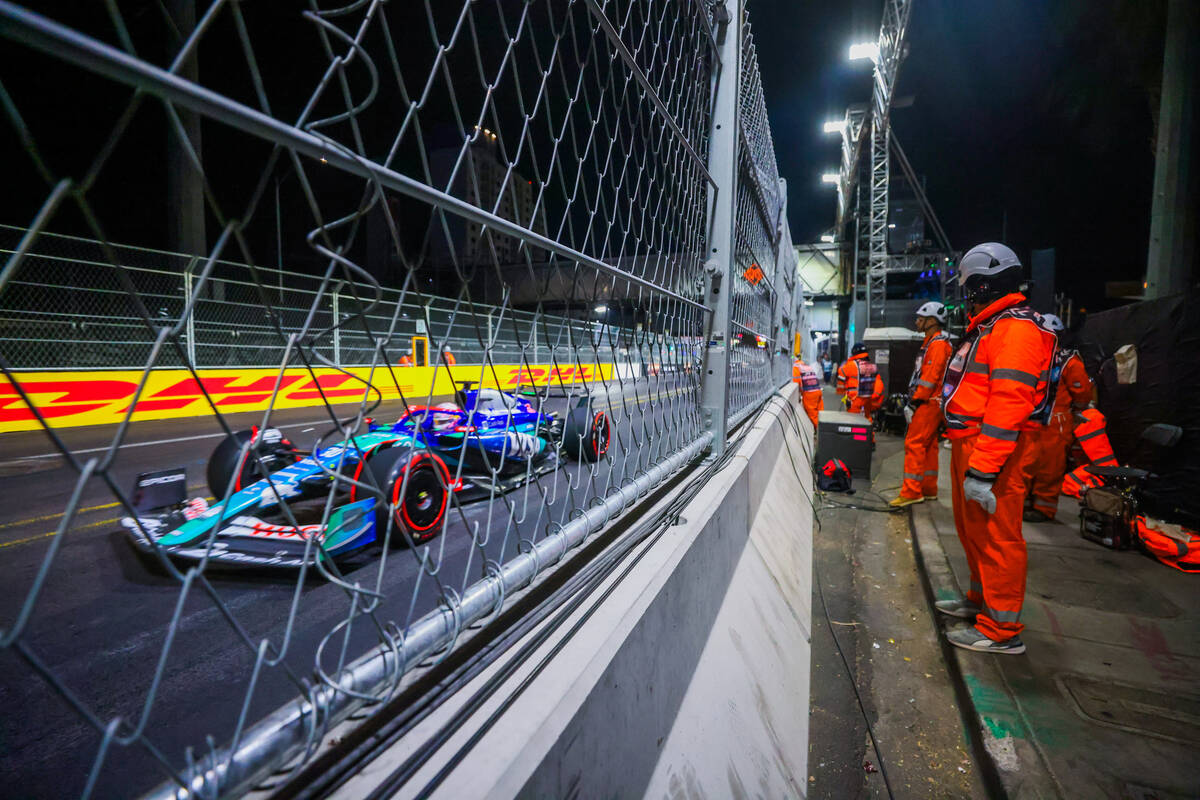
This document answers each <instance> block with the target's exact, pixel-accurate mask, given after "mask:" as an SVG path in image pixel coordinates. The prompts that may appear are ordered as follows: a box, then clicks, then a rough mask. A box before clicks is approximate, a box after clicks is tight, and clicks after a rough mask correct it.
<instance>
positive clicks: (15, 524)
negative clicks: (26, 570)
mask: <svg viewBox="0 0 1200 800" xmlns="http://www.w3.org/2000/svg"><path fill="white" fill-rule="evenodd" d="M203 488H205V487H204V484H197V485H196V486H189V487H187V490H188V491H189V492H194V491H196V490H197V489H203ZM209 499H210V500H211V499H212V498H211V497H210V498H209ZM119 505H121V503H120V501H115V502H112V503H104V504H103V505H99V506H88V507H87V508H81V509H79V510H78V511H76V512H75V513H76V514H90V513H91V512H93V511H103V510H104V509H106V508H116V507H118V506H119ZM64 513H66V512H63V511H60V512H58V513H57V514H46V515H44V516H41V517H30V518H29V519H19V520H16V521H15V522H3V523H0V530H4V529H5V528H17V527H20V526H21V525H32V524H34V523H35V522H47V521H49V520H52V519H59V518H61V517H62V515H63V514H64ZM110 521H111V520H110ZM84 527H89V526H84ZM50 535H51V534H43V536H50ZM39 538H42V537H41V536H34V537H33V539H39ZM20 541H24V540H23V539H22V540H20ZM31 541H32V540H31ZM9 544H12V542H9ZM5 546H7V545H0V547H5Z"/></svg>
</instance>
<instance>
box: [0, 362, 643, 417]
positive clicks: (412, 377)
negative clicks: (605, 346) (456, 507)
mask: <svg viewBox="0 0 1200 800" xmlns="http://www.w3.org/2000/svg"><path fill="white" fill-rule="evenodd" d="M622 372H628V370H627V369H622ZM14 375H15V377H16V381H17V383H18V384H19V385H20V387H21V389H23V390H24V392H25V393H26V394H27V395H29V397H30V399H31V400H32V401H33V403H34V404H35V405H36V406H37V409H38V410H39V411H40V412H41V414H42V416H43V417H44V418H45V419H46V421H47V422H48V423H49V424H50V425H51V426H53V427H55V428H69V427H76V426H80V425H106V424H112V423H117V422H121V421H122V420H123V419H124V418H125V415H126V413H127V412H128V411H129V408H130V405H133V404H135V403H136V405H134V409H133V417H132V419H133V420H134V421H137V420H147V419H168V418H172V417H197V416H208V415H210V414H212V413H213V411H212V406H211V405H209V401H208V400H206V399H205V397H204V392H207V393H208V395H209V397H210V398H211V399H212V401H213V403H214V404H215V405H216V407H217V408H218V409H219V410H220V411H222V412H231V413H232V412H237V411H262V410H264V409H266V408H267V406H268V405H269V404H270V401H271V396H272V394H273V393H274V391H275V389H276V386H277V385H278V389H279V396H278V398H276V400H275V403H274V408H303V407H305V406H319V405H324V404H325V403H326V402H330V403H357V402H360V401H361V400H363V398H364V397H366V398H367V400H368V402H373V401H374V400H376V399H381V400H395V399H399V398H400V396H401V393H403V395H404V397H406V398H407V399H408V400H409V401H415V402H422V401H423V400H424V399H425V398H428V397H430V396H442V397H445V396H449V395H453V394H454V390H455V388H456V385H455V382H456V381H474V382H475V383H476V384H479V385H482V386H484V387H492V388H497V389H507V390H514V389H516V388H517V387H518V386H545V385H546V384H548V383H554V384H558V383H562V384H566V385H575V384H582V383H587V382H591V381H606V380H610V379H611V378H612V377H613V365H612V364H583V365H570V364H566V365H564V364H558V365H555V364H529V365H521V364H495V365H489V366H486V367H484V366H480V365H462V366H455V367H451V368H447V367H444V366H443V367H392V368H390V369H388V368H382V367H377V368H375V369H374V370H372V369H371V368H369V367H347V368H345V369H344V370H338V369H314V370H311V371H310V370H307V369H288V370H285V371H284V372H283V374H282V376H281V375H280V371H279V370H278V369H244V368H231V369H201V370H197V371H196V373H195V375H193V374H192V373H191V372H190V371H188V370H186V369H156V370H152V371H151V372H150V373H149V375H147V376H146V385H145V388H144V389H142V391H141V392H140V393H139V392H138V385H139V384H140V383H141V380H142V376H143V371H142V370H116V371H104V372H99V371H88V372H18V373H14ZM197 377H198V378H199V381H197ZM621 377H627V376H626V375H622V376H621ZM368 385H372V386H373V387H374V388H373V389H372V390H371V391H370V392H368V391H367V387H368ZM202 389H203V390H202ZM41 427H42V425H41V423H40V422H38V420H37V418H36V417H35V416H34V413H33V411H32V410H31V409H30V408H29V406H28V404H26V402H25V401H24V400H23V399H22V398H21V397H20V395H19V394H18V393H17V390H16V388H15V387H14V386H13V381H12V380H11V379H10V378H9V377H8V376H6V375H0V433H6V432H10V431H29V430H40V429H41Z"/></svg>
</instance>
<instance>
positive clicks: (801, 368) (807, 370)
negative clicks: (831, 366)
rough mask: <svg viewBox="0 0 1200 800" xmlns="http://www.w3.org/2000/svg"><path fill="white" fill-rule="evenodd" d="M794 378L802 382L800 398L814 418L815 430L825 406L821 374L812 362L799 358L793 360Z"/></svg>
mask: <svg viewBox="0 0 1200 800" xmlns="http://www.w3.org/2000/svg"><path fill="white" fill-rule="evenodd" d="M792 380H793V381H795V382H796V383H798V384H800V399H801V400H802V402H803V403H804V413H805V414H808V418H809V419H810V420H812V424H813V430H814V431H815V430H816V429H817V419H818V417H820V414H821V410H822V409H823V408H825V398H823V397H822V396H821V376H820V375H818V374H817V368H816V367H814V366H813V365H812V364H805V363H804V361H803V359H799V358H797V359H796V360H795V361H793V362H792Z"/></svg>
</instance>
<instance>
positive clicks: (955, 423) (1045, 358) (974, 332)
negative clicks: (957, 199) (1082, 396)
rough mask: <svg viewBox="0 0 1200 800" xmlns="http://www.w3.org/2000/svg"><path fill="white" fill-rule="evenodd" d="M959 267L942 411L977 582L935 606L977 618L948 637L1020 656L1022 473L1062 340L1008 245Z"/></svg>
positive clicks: (973, 253)
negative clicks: (1028, 295) (956, 332)
mask: <svg viewBox="0 0 1200 800" xmlns="http://www.w3.org/2000/svg"><path fill="white" fill-rule="evenodd" d="M959 269H960V270H961V271H960V273H959V284H960V285H961V286H962V287H963V290H964V296H965V297H966V299H967V303H968V305H969V308H970V312H971V314H970V323H969V324H968V326H967V332H966V337H965V338H964V340H963V343H962V344H961V345H960V346H959V348H958V350H957V351H956V352H955V354H954V357H953V358H952V359H951V360H950V365H949V366H948V367H947V368H946V374H945V377H944V379H943V383H942V410H943V413H944V415H945V418H946V436H947V438H949V439H950V441H951V456H950V461H951V470H952V472H953V479H952V480H953V487H954V524H955V528H956V529H957V531H958V537H959V539H960V541H962V545H963V550H965V551H966V555H967V565H968V567H969V568H970V572H971V583H970V587H969V588H968V591H967V596H966V599H965V601H963V600H940V601H938V602H936V603H935V604H934V606H935V607H936V608H937V610H938V611H940V612H942V613H943V614H949V615H950V616H954V617H961V618H964V619H972V620H974V625H972V626H970V627H967V628H959V629H956V630H952V631H950V632H948V633H947V634H946V637H947V638H948V639H949V640H950V643H951V644H953V645H954V646H956V647H961V648H964V649H967V650H974V651H977V652H983V653H1002V654H1018V653H1024V652H1025V644H1024V643H1023V642H1022V641H1021V637H1020V633H1021V630H1022V629H1023V626H1022V625H1021V622H1020V618H1021V607H1022V605H1023V603H1024V600H1025V571H1026V565H1027V555H1026V552H1025V539H1024V538H1023V537H1022V535H1021V524H1022V520H1021V515H1022V512H1023V508H1024V505H1025V492H1026V484H1025V472H1026V470H1027V468H1028V459H1030V458H1032V456H1033V453H1034V452H1035V445H1036V436H1037V430H1038V428H1039V427H1040V426H1041V425H1044V424H1045V423H1044V420H1045V419H1047V418H1048V415H1049V410H1050V404H1051V403H1053V401H1054V398H1053V396H1051V395H1050V394H1049V392H1048V385H1049V384H1048V379H1049V373H1050V364H1051V361H1052V359H1053V358H1054V351H1055V349H1056V347H1057V343H1058V340H1057V337H1056V336H1055V335H1054V332H1053V331H1051V330H1050V329H1049V328H1047V327H1046V326H1045V323H1044V321H1043V320H1042V316H1041V315H1040V314H1038V313H1036V312H1035V311H1033V310H1032V309H1030V308H1028V307H1027V306H1026V304H1025V296H1024V295H1023V294H1021V293H1020V292H1019V291H1018V287H1019V286H1020V283H1021V277H1022V267H1021V262H1020V260H1019V259H1018V258H1017V255H1016V253H1014V252H1013V251H1012V250H1010V249H1009V248H1008V247H1005V246H1004V245H1002V244H998V243H995V242H989V243H987V244H981V245H979V246H977V247H974V248H972V249H971V250H969V251H968V252H967V254H966V255H964V256H963V258H962V261H960V262H959Z"/></svg>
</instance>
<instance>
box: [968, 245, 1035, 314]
mask: <svg viewBox="0 0 1200 800" xmlns="http://www.w3.org/2000/svg"><path fill="white" fill-rule="evenodd" d="M1020 283H1021V259H1019V258H1017V254H1016V253H1014V252H1013V251H1012V249H1011V248H1009V247H1008V246H1006V245H1002V244H1000V243H999V242H984V243H983V244H977V245H975V246H974V247H972V248H971V249H970V250H968V251H967V254H966V255H964V256H963V257H962V260H961V261H959V262H958V285H959V286H962V287H963V293H964V295H965V296H966V298H967V302H969V303H975V302H980V301H987V300H991V299H993V298H997V297H1000V296H1001V295H1004V294H1008V293H1009V292H1015V291H1017V288H1018V287H1019V285H1020Z"/></svg>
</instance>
